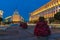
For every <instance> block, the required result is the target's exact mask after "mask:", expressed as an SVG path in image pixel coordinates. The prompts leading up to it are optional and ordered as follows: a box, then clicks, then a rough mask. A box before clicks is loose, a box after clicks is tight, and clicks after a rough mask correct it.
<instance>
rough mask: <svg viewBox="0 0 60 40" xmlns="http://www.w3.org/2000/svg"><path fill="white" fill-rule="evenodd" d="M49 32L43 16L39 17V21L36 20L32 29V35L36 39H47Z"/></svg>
mask: <svg viewBox="0 0 60 40" xmlns="http://www.w3.org/2000/svg"><path fill="white" fill-rule="evenodd" d="M50 34H51V31H50V28H49V26H48V24H47V21H45V18H44V17H39V21H38V22H37V24H36V26H35V29H34V35H35V36H36V37H37V39H38V40H48V38H49V35H50Z"/></svg>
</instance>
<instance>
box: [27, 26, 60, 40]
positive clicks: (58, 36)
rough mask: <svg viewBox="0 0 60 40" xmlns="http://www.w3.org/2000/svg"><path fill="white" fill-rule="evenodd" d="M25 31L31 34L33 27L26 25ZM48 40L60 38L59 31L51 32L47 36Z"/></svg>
mask: <svg viewBox="0 0 60 40" xmlns="http://www.w3.org/2000/svg"><path fill="white" fill-rule="evenodd" d="M26 31H28V32H30V33H31V34H33V32H34V27H32V26H31V27H28V29H26ZM49 40H60V33H52V34H51V35H50V37H49Z"/></svg>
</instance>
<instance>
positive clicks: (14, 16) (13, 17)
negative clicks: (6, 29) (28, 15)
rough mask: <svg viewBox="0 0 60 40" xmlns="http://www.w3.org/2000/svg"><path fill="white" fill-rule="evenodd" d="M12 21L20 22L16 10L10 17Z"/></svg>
mask: <svg viewBox="0 0 60 40" xmlns="http://www.w3.org/2000/svg"><path fill="white" fill-rule="evenodd" d="M12 21H13V22H20V21H21V17H20V15H19V12H18V10H17V9H15V11H14V14H13V16H12Z"/></svg>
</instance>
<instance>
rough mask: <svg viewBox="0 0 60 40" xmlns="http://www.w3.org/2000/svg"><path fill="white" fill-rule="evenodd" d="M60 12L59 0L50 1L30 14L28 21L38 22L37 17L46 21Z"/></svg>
mask: <svg viewBox="0 0 60 40" xmlns="http://www.w3.org/2000/svg"><path fill="white" fill-rule="evenodd" d="M59 11H60V0H51V1H50V2H48V3H46V4H45V5H43V6H42V7H40V8H39V9H37V10H35V11H34V12H32V13H31V14H30V19H29V21H33V20H38V18H39V16H44V17H45V18H46V19H48V18H51V17H54V14H56V13H57V12H59Z"/></svg>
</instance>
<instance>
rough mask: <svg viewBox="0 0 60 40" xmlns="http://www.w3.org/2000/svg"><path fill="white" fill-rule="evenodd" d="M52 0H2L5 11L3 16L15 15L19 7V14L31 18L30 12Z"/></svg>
mask: <svg viewBox="0 0 60 40" xmlns="http://www.w3.org/2000/svg"><path fill="white" fill-rule="evenodd" d="M49 1H50V0H0V10H3V11H4V15H3V17H4V18H5V17H7V16H11V15H13V12H14V10H15V9H16V8H17V10H18V11H19V14H20V15H21V16H22V17H23V18H24V19H25V20H26V21H28V20H29V14H30V13H31V12H33V11H34V10H36V9H38V8H39V7H41V6H42V5H44V4H46V3H47V2H49Z"/></svg>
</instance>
